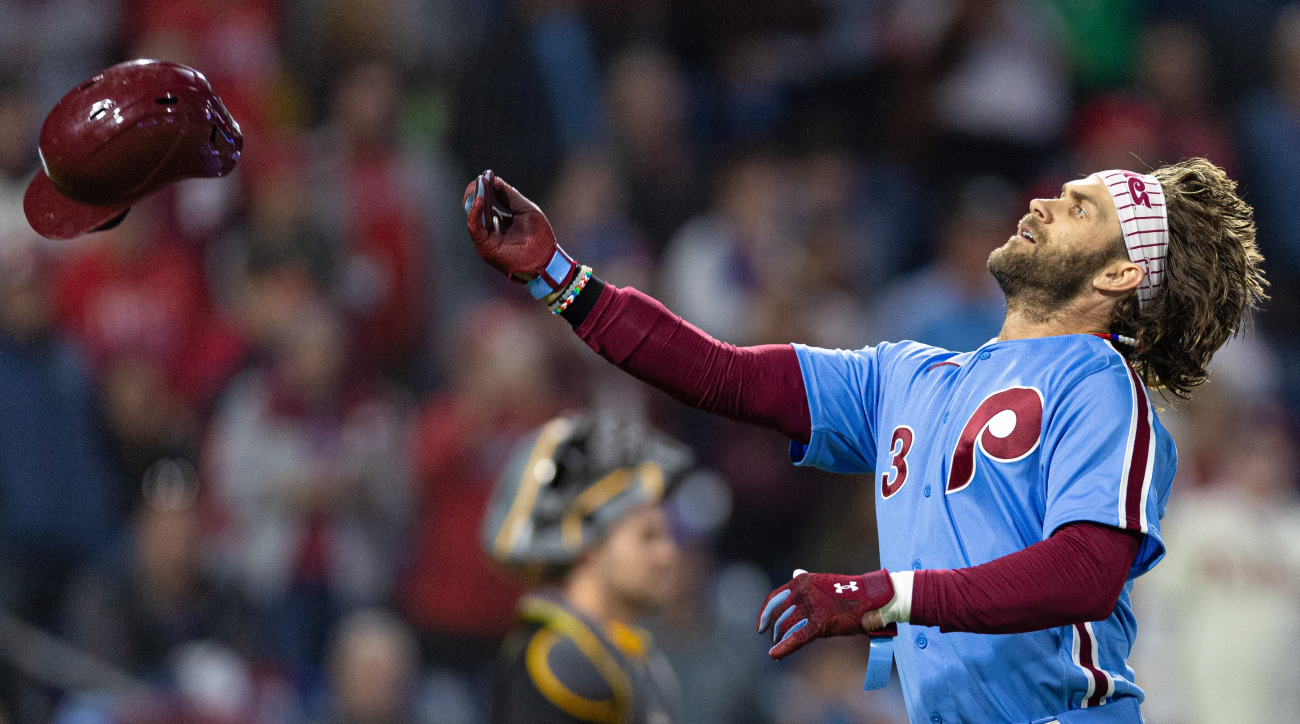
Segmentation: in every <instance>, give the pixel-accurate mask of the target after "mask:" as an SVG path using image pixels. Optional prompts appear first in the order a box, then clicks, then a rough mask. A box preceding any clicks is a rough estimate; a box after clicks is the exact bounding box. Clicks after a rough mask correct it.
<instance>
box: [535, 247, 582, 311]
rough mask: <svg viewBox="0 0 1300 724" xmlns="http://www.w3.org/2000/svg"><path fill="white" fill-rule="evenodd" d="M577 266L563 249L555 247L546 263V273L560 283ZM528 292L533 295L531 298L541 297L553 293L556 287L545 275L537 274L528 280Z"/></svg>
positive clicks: (562, 282)
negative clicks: (534, 277)
mask: <svg viewBox="0 0 1300 724" xmlns="http://www.w3.org/2000/svg"><path fill="white" fill-rule="evenodd" d="M575 266H577V265H576V264H574V263H573V260H572V259H570V258H569V257H568V255H567V254H565V253H564V252H563V251H561V250H560V249H559V247H556V249H555V253H554V254H553V255H551V260H550V261H549V262H547V263H546V275H547V276H550V277H551V278H552V279H554V280H555V281H557V282H559V283H560V284H564V282H565V280H566V279H567V278H568V276H569V272H570V271H572V270H573V268H574V267H575ZM526 286H527V287H528V293H529V294H532V295H533V299H542V298H543V297H545V296H546V295H548V294H554V293H555V291H556V287H553V286H551V285H550V283H549V282H547V281H546V276H542V275H538V277H537V278H536V279H533V280H532V281H531V282H528V284H527V285H526Z"/></svg>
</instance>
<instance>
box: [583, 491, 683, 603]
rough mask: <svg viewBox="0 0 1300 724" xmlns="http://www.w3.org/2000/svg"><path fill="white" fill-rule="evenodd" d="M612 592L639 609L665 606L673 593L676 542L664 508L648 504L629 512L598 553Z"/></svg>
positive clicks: (597, 559)
mask: <svg viewBox="0 0 1300 724" xmlns="http://www.w3.org/2000/svg"><path fill="white" fill-rule="evenodd" d="M595 559H596V560H595V561H594V562H595V563H596V565H597V566H598V570H599V571H600V578H601V580H602V582H603V584H604V585H605V587H606V589H607V591H608V593H609V594H611V595H612V596H614V597H617V598H618V599H619V600H620V601H622V603H623V604H624V605H625V606H627V607H628V608H631V609H633V610H637V611H650V610H654V609H657V608H660V607H662V606H663V605H664V604H666V603H667V601H668V598H669V596H671V594H672V582H673V568H674V567H675V566H676V565H677V544H676V543H674V542H673V538H672V534H671V532H670V531H669V528H668V519H667V517H665V516H664V512H663V508H662V507H661V506H658V505H647V506H644V507H642V508H639V509H637V510H634V511H632V512H630V513H628V514H627V515H626V516H624V518H623V519H622V520H621V521H619V523H618V525H617V526H615V528H614V530H612V531H610V533H609V536H608V537H607V538H606V539H605V541H604V543H603V544H602V545H601V546H600V548H599V550H597V551H596V553H595Z"/></svg>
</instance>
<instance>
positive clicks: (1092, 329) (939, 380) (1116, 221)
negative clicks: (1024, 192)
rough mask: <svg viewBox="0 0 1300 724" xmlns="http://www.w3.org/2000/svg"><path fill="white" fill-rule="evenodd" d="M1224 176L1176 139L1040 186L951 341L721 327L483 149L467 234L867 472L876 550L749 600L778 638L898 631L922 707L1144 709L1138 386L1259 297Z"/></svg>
mask: <svg viewBox="0 0 1300 724" xmlns="http://www.w3.org/2000/svg"><path fill="white" fill-rule="evenodd" d="M1235 189H1236V185H1235V183H1234V182H1233V181H1232V180H1230V179H1229V178H1228V177H1227V176H1226V175H1225V174H1224V173H1223V171H1222V170H1221V169H1219V168H1218V167H1216V166H1215V165H1213V164H1212V163H1210V162H1208V161H1206V160H1204V159H1191V160H1188V161H1184V162H1182V163H1178V164H1174V165H1169V166H1163V167H1161V168H1158V169H1156V170H1155V171H1154V172H1152V173H1150V174H1141V173H1134V172H1130V171H1125V170H1110V171H1101V172H1099V173H1095V174H1093V175H1090V176H1088V177H1086V178H1082V179H1078V180H1076V181H1071V182H1069V183H1067V184H1065V185H1064V187H1062V189H1061V194H1060V196H1058V197H1056V198H1048V199H1035V200H1034V201H1032V202H1030V204H1029V213H1027V214H1026V215H1025V216H1024V218H1023V219H1022V220H1021V222H1020V224H1019V226H1018V228H1017V229H1015V233H1014V235H1012V236H1011V237H1010V239H1009V240H1008V241H1007V242H1006V244H1005V245H1004V246H1002V247H1000V248H999V249H997V250H995V251H994V252H993V254H992V255H990V257H989V261H988V267H989V271H990V272H991V273H992V274H993V276H994V277H995V278H996V279H997V281H998V282H999V284H1000V285H1001V287H1002V289H1003V291H1004V293H1005V295H1006V298H1007V315H1006V320H1005V323H1004V325H1003V328H1002V331H1001V333H1000V334H999V335H998V337H997V338H996V339H992V340H989V341H988V342H987V343H986V344H984V345H983V346H982V347H980V348H979V349H976V350H975V351H973V352H964V353H959V352H953V351H949V350H944V349H938V348H935V347H929V346H925V345H921V344H917V343H914V342H901V343H896V344H895V343H882V344H879V345H876V346H874V347H867V348H865V349H861V350H857V351H843V350H824V349H814V348H810V347H806V346H803V345H797V344H796V345H764V346H757V347H746V348H737V347H734V346H731V345H727V344H723V343H720V342H718V341H716V340H714V339H711V338H710V337H708V336H707V335H705V334H703V333H702V332H701V331H700V330H698V329H696V328H695V327H692V326H691V325H690V324H688V323H686V322H684V321H683V320H682V319H681V318H679V317H677V316H675V315H673V314H672V313H671V312H669V311H668V310H667V309H665V308H664V307H663V306H662V305H661V304H659V303H658V302H656V301H655V300H653V299H651V298H649V297H647V296H646V295H644V294H641V293H640V292H638V291H636V290H635V289H619V288H616V287H614V286H613V285H610V284H605V283H603V282H601V281H600V280H599V279H598V278H597V277H595V276H593V275H592V273H591V270H590V269H589V268H587V267H585V266H580V265H579V264H578V263H577V262H575V261H574V260H572V259H571V258H570V257H569V256H568V255H567V254H565V253H564V251H563V250H561V249H560V248H559V246H558V245H557V244H556V242H555V237H554V235H553V234H552V232H551V228H550V225H549V224H548V223H547V221H546V217H545V216H544V215H543V214H542V212H541V210H540V209H538V208H537V207H536V206H535V205H534V204H532V203H531V202H529V201H528V200H527V199H526V198H524V197H523V196H522V195H520V194H519V193H518V192H517V191H516V190H514V189H513V188H511V187H510V186H509V185H508V184H506V183H504V182H503V181H502V180H501V179H498V178H495V177H494V176H493V174H492V173H491V172H486V173H484V174H483V175H481V176H480V177H479V178H478V179H476V180H475V181H474V182H473V183H471V184H470V186H469V188H468V189H467V190H466V194H465V207H466V210H467V212H468V215H469V230H470V235H471V237H472V238H473V240H474V243H475V246H476V248H477V250H478V253H479V255H480V256H481V257H483V258H484V259H485V260H486V261H487V262H488V263H489V264H492V265H493V266H494V267H496V268H497V269H499V270H501V271H502V272H504V273H506V274H507V275H509V276H510V277H511V278H513V279H516V280H518V281H520V282H523V283H525V284H526V285H527V287H528V289H529V291H530V292H531V293H532V294H533V296H534V297H536V298H538V299H542V300H545V301H546V302H547V303H548V304H549V305H550V306H551V308H552V310H553V311H555V312H557V313H558V314H560V315H561V316H564V317H565V318H566V320H567V321H568V322H569V323H570V324H571V325H572V326H573V327H574V329H575V331H576V332H577V333H578V335H579V336H580V337H582V338H583V339H584V340H585V341H586V342H587V344H588V345H589V346H590V347H592V349H594V350H595V351H596V352H598V353H600V354H601V355H602V356H604V357H605V358H606V359H608V360H609V361H610V362H612V363H614V364H616V365H618V366H619V367H621V368H623V369H625V370H626V371H628V372H630V373H631V374H633V375H635V376H637V377H639V378H640V379H642V380H645V381H647V382H649V383H650V384H653V385H655V386H657V387H659V388H661V389H663V390H666V391H667V392H669V393H670V394H672V395H674V396H675V397H676V398H677V399H679V400H682V401H683V402H686V403H687V404H691V405H694V406H696V407H698V408H700V409H703V410H706V411H711V412H715V413H718V414H721V415H725V416H727V417H730V418H733V419H737V420H741V421H747V422H751V423H755V424H759V425H764V426H767V427H771V428H773V429H776V430H779V431H781V432H782V433H784V434H786V435H787V436H789V437H790V439H791V440H792V444H791V449H790V453H791V458H792V460H793V461H794V463H795V464H797V465H812V466H816V467H819V468H822V469H825V470H831V471H836V472H854V473H873V474H874V478H873V480H874V486H875V495H876V516H877V525H878V528H879V534H880V558H881V564H882V566H883V568H882V569H881V570H879V571H871V572H867V573H864V574H862V575H856V576H841V575H830V574H815V573H814V574H809V573H804V572H796V573H797V575H796V576H795V578H794V579H793V580H791V581H790V582H788V583H786V584H785V585H783V586H781V587H780V588H778V589H777V590H776V591H773V592H772V595H770V596H769V598H768V600H767V601H766V603H765V605H764V606H763V608H762V611H761V613H760V616H759V621H758V628H759V630H760V631H768V630H770V631H771V634H772V637H773V641H774V644H775V645H774V646H773V648H772V650H771V656H772V657H773V658H777V659H780V658H783V657H785V656H788V655H789V654H791V653H792V652H794V651H795V650H797V649H798V648H800V647H801V646H803V645H804V644H806V643H808V642H809V641H811V640H813V639H814V638H818V637H824V636H840V635H851V634H862V633H864V632H875V633H877V634H880V633H890V632H892V631H895V630H896V632H897V637H896V639H894V640H893V641H892V647H887V646H881V647H879V649H878V650H877V649H876V647H874V646H873V654H874V655H875V656H873V660H872V662H871V666H872V668H875V667H876V665H878V664H879V663H881V661H880V659H881V658H882V657H881V656H880V655H879V653H878V652H887V651H888V650H889V649H890V648H892V649H893V652H894V653H893V656H894V659H895V660H896V662H897V666H898V671H899V674H900V677H901V679H902V684H903V690H904V693H905V696H906V699H907V706H908V712H909V716H910V718H911V721H912V722H914V723H915V724H924V723H925V722H929V723H930V724H942V722H944V721H947V722H1026V723H1027V722H1049V721H1058V720H1059V721H1062V722H1125V723H1129V724H1137V723H1138V722H1140V721H1141V714H1140V712H1139V704H1140V702H1141V701H1142V698H1143V693H1142V690H1141V689H1140V688H1139V687H1138V685H1137V683H1136V682H1135V675H1134V672H1133V670H1132V669H1130V668H1129V667H1128V665H1127V663H1126V659H1127V657H1128V653H1129V649H1130V647H1131V644H1132V642H1133V638H1134V636H1135V635H1136V624H1135V621H1134V618H1133V615H1132V612H1131V608H1130V605H1129V592H1130V590H1131V588H1132V585H1133V580H1134V579H1135V578H1137V577H1138V576H1140V575H1141V574H1142V573H1144V572H1146V571H1147V570H1150V569H1151V567H1152V566H1154V565H1156V563H1157V562H1159V560H1160V558H1161V557H1162V556H1163V555H1164V543H1163V541H1162V539H1161V537H1160V518H1161V516H1162V514H1163V513H1164V510H1165V503H1166V501H1167V499H1168V496H1169V492H1170V483H1171V481H1172V480H1173V477H1174V468H1175V466H1176V463H1177V456H1176V451H1175V449H1174V445H1173V442H1172V440H1171V439H1170V436H1169V434H1168V433H1167V432H1166V431H1165V429H1164V427H1163V426H1161V424H1160V420H1159V418H1158V417H1157V414H1156V412H1157V410H1156V406H1155V405H1154V404H1153V402H1152V399H1151V397H1150V394H1149V393H1148V389H1149V388H1150V389H1158V390H1161V391H1162V392H1163V393H1166V394H1168V395H1173V396H1176V397H1186V396H1188V395H1189V394H1190V392H1191V390H1192V389H1193V388H1194V387H1195V386H1196V385H1199V384H1201V383H1202V382H1204V381H1205V379H1206V376H1207V372H1206V365H1207V364H1208V363H1209V360H1210V357H1211V356H1212V355H1213V354H1214V352H1215V351H1216V350H1217V349H1218V348H1219V347H1220V346H1221V345H1223V343H1224V342H1225V341H1227V339H1228V338H1229V337H1230V336H1232V335H1233V334H1235V333H1236V331H1237V330H1238V329H1239V328H1240V326H1241V324H1242V323H1243V319H1244V317H1245V316H1246V314H1247V313H1248V312H1249V311H1250V310H1251V309H1252V308H1253V307H1254V306H1255V305H1256V303H1257V302H1258V301H1259V300H1260V299H1261V298H1262V297H1263V284H1264V281H1263V277H1262V273H1261V271H1260V268H1259V267H1260V263H1261V261H1262V258H1261V257H1260V255H1259V253H1258V251H1257V250H1256V247H1255V226H1254V221H1253V215H1252V210H1251V208H1250V206H1249V205H1247V204H1246V203H1245V202H1243V201H1242V200H1241V199H1240V198H1239V197H1238V196H1237V195H1236V192H1235ZM893 627H896V629H895V628H893ZM882 640H883V639H882ZM884 658H885V659H886V661H885V663H886V664H887V663H888V662H887V654H885V655H884ZM887 671H888V668H886V672H887ZM877 678H878V677H877Z"/></svg>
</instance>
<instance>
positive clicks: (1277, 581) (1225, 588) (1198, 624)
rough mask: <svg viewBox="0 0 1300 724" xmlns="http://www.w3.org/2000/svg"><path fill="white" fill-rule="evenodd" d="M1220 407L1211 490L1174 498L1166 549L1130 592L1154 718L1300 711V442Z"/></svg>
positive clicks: (1260, 717)
mask: <svg viewBox="0 0 1300 724" xmlns="http://www.w3.org/2000/svg"><path fill="white" fill-rule="evenodd" d="M1221 409H1222V410H1224V411H1225V412H1226V413H1227V414H1221V415H1220V416H1219V427H1218V429H1219V434H1220V435H1226V436H1229V437H1231V439H1232V444H1229V445H1226V446H1225V455H1224V456H1223V457H1222V458H1220V460H1219V465H1218V466H1217V470H1216V471H1215V475H1214V478H1213V479H1212V482H1211V484H1210V485H1209V486H1208V487H1206V488H1203V489H1199V490H1197V489H1191V490H1188V489H1186V488H1184V489H1182V490H1181V491H1180V492H1179V494H1178V495H1177V496H1175V497H1174V499H1173V501H1172V503H1171V505H1170V507H1169V515H1168V519H1167V522H1166V524H1165V527H1164V532H1165V541H1166V544H1167V545H1168V547H1169V553H1168V554H1167V556H1166V559H1165V561H1164V562H1162V563H1161V565H1160V566H1159V567H1157V568H1156V569H1155V570H1154V571H1153V572H1152V573H1151V574H1150V580H1149V581H1145V582H1144V583H1143V584H1139V585H1138V587H1137V588H1136V589H1135V594H1134V603H1135V606H1140V607H1141V608H1140V609H1139V611H1140V615H1141V620H1142V622H1143V629H1142V631H1141V632H1140V635H1139V636H1138V638H1137V642H1138V648H1137V649H1136V650H1135V659H1138V660H1137V661H1135V663H1134V669H1135V670H1136V671H1137V672H1138V675H1139V677H1143V678H1140V679H1139V681H1142V682H1143V687H1144V688H1145V689H1146V691H1147V704H1146V705H1145V706H1144V707H1143V712H1144V713H1145V714H1146V716H1147V720H1148V721H1150V722H1153V724H1166V723H1171V724H1172V723H1173V722H1179V723H1180V724H1184V723H1185V724H1200V723H1201V722H1205V723H1207V724H1208V723H1209V722H1226V721H1231V722H1243V723H1245V722H1271V721H1281V720H1285V719H1288V718H1293V717H1294V712H1295V711H1296V710H1297V707H1300V689H1297V687H1296V685H1295V684H1296V682H1295V675H1294V674H1295V669H1294V668H1293V667H1292V665H1291V664H1290V663H1288V662H1291V661H1294V660H1295V657H1296V655H1297V654H1298V653H1300V645H1298V644H1297V641H1300V499H1298V498H1297V493H1296V482H1297V481H1296V473H1295V471H1296V464H1297V453H1296V446H1295V443H1294V441H1293V440H1291V439H1289V437H1288V435H1287V431H1286V429H1285V428H1283V427H1282V426H1280V425H1279V424H1278V422H1277V421H1276V419H1274V418H1272V417H1271V416H1269V415H1259V414H1258V413H1255V414H1252V413H1250V412H1248V411H1246V410H1243V409H1240V408H1237V407H1235V406H1228V407H1226V408H1221ZM1180 475H1181V471H1180ZM1233 621H1250V622H1254V623H1255V624H1256V625H1247V626H1234V625H1231V622H1233Z"/></svg>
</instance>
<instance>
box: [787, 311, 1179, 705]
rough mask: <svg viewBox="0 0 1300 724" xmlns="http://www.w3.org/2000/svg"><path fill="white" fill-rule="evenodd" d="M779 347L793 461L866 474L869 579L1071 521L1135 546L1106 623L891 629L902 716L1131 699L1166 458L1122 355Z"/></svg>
mask: <svg viewBox="0 0 1300 724" xmlns="http://www.w3.org/2000/svg"><path fill="white" fill-rule="evenodd" d="M795 350H796V352H797V353H798V356H799V365H800V367H801V368H802V371H803V379H804V384H805V386H806V387H807V390H808V407H809V410H810V412H811V413H812V438H811V440H810V441H809V444H808V445H807V446H803V445H798V444H795V445H793V446H792V448H791V455H792V457H793V458H794V459H795V462H796V463H797V464H800V465H812V466H815V467H818V468H822V469H823V470H830V471H833V472H844V473H869V472H874V473H875V475H874V485H875V488H876V521H877V526H878V528H879V531H880V562H881V566H882V567H884V568H888V569H890V570H894V571H901V570H908V569H913V570H921V569H947V568H965V567H968V566H975V565H979V564H981V563H987V562H989V561H991V560H993V559H995V558H999V557H1002V556H1005V555H1008V554H1010V553H1014V552H1016V551H1018V550H1022V549H1024V548H1026V547H1027V546H1030V545H1032V544H1034V543H1037V542H1038V541H1041V540H1044V539H1046V538H1047V537H1049V536H1050V535H1051V534H1052V533H1053V532H1054V531H1055V530H1056V529H1057V528H1059V527H1061V526H1062V525H1065V524H1066V523H1070V522H1074V521H1093V522H1097V523H1103V524H1105V525H1110V526H1116V527H1119V528H1127V529H1131V530H1141V531H1142V532H1143V533H1145V534H1146V535H1145V537H1144V540H1143V543H1142V546H1141V548H1140V550H1139V551H1138V555H1137V558H1136V560H1134V562H1133V568H1132V570H1130V571H1129V581H1128V583H1126V584H1125V586H1124V591H1123V593H1122V594H1121V595H1120V599H1119V605H1117V606H1116V607H1115V611H1114V613H1112V614H1111V615H1110V617H1109V618H1107V619H1106V620H1105V621H1094V622H1088V623H1079V624H1076V625H1074V626H1063V627H1060V628H1055V629H1049V630H1046V631H1036V632H1033V633H1024V634H1005V635H987V634H971V633H947V634H945V633H940V632H939V629H937V628H929V627H923V626H911V625H908V624H900V625H899V627H898V638H897V640H896V643H895V645H894V651H895V660H896V663H897V666H898V671H899V675H900V677H901V678H902V682H903V690H904V693H905V695H906V697H907V708H908V712H909V714H910V716H911V720H912V722H914V723H915V724H939V723H941V722H943V721H947V722H951V723H955V722H967V723H975V722H1030V721H1033V720H1036V719H1041V718H1044V717H1048V716H1052V715H1056V714H1059V713H1061V712H1064V711H1067V710H1071V709H1080V708H1086V707H1095V706H1099V705H1102V704H1106V703H1109V702H1112V701H1117V700H1120V699H1122V698H1124V697H1133V698H1135V699H1136V700H1137V701H1138V702H1140V701H1141V700H1142V698H1143V693H1142V690H1141V689H1140V688H1138V687H1137V685H1136V684H1134V682H1133V670H1132V669H1130V668H1129V667H1128V664H1127V663H1126V660H1127V658H1128V654H1129V650H1130V648H1131V647H1132V644H1133V639H1134V636H1135V635H1136V629H1137V627H1136V624H1135V622H1134V619H1133V613H1132V609H1131V606H1130V602H1129V591H1130V590H1131V588H1132V586H1133V579H1134V578H1136V577H1137V576H1140V575H1142V574H1143V573H1145V572H1146V571H1148V570H1150V569H1151V567H1152V566H1154V565H1155V564H1156V563H1157V562H1158V561H1159V560H1160V558H1161V557H1162V556H1163V555H1164V542H1163V541H1162V540H1161V538H1160V518H1161V517H1162V516H1163V515H1164V511H1165V503H1166V501H1167V500H1168V497H1169V490H1170V485H1171V483H1172V481H1173V477H1174V468H1175V467H1176V465H1177V451H1176V450H1175V449H1174V443H1173V440H1172V439H1171V438H1170V437H1169V434H1168V433H1167V432H1166V431H1165V429H1164V427H1163V426H1161V424H1160V421H1159V420H1158V419H1157V418H1156V414H1155V410H1154V409H1153V407H1152V405H1151V401H1150V400H1149V399H1148V397H1147V393H1146V390H1145V389H1143V387H1142V384H1141V382H1140V380H1139V379H1138V377H1137V375H1136V374H1135V373H1134V372H1133V371H1132V369H1130V367H1129V365H1128V363H1127V362H1126V361H1125V359H1124V358H1123V356H1121V355H1120V353H1119V352H1117V351H1116V350H1115V349H1113V348H1112V347H1111V346H1110V344H1109V343H1108V342H1105V341H1103V340H1102V339H1100V338H1098V337H1095V336H1092V335H1083V334H1078V335H1068V336H1059V337H1042V338H1037V339H1024V340H1015V341H1007V342H998V341H993V342H990V343H988V344H985V345H984V346H983V347H981V348H979V349H977V350H976V351H974V352H967V353H962V354H957V353H954V352H949V351H947V350H942V349H938V348H936V347H928V346H925V345H921V344H917V343H915V342H904V343H901V344H881V345H879V346H877V347H869V348H867V349H863V350H859V351H852V352H850V351H842V350H834V351H832V350H823V349H814V348H810V347H805V346H802V345H795Z"/></svg>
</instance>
